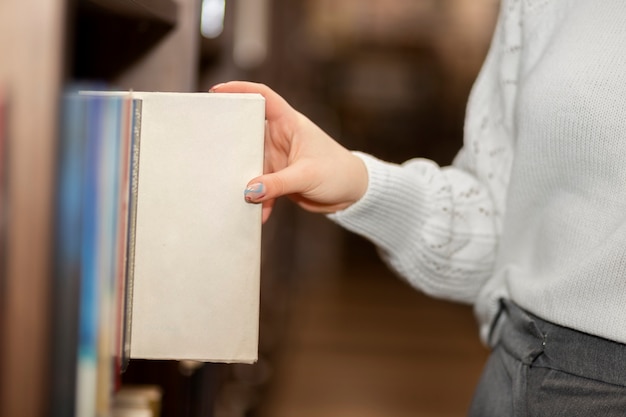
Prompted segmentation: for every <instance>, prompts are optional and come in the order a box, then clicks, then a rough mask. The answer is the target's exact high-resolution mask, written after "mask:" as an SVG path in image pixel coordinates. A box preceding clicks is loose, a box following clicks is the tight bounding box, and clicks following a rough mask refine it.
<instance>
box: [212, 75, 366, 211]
mask: <svg viewBox="0 0 626 417" xmlns="http://www.w3.org/2000/svg"><path fill="white" fill-rule="evenodd" d="M210 91H212V92H215V93H259V94H261V95H262V96H263V97H265V117H266V120H267V121H266V125H265V126H266V128H265V162H264V170H263V171H264V174H263V175H261V176H259V177H256V178H253V179H252V180H250V182H249V183H248V185H247V188H246V190H245V192H244V196H245V198H246V201H248V202H249V203H263V222H265V221H266V220H267V219H268V218H269V216H270V213H271V211H272V208H273V206H274V202H275V200H276V198H278V197H280V196H283V195H287V196H289V198H291V199H292V200H294V201H295V202H296V203H297V204H298V205H300V206H301V207H303V208H304V209H306V210H309V211H312V212H317V213H332V212H335V211H339V210H343V209H345V208H347V207H349V206H350V205H351V204H353V203H355V202H356V201H357V200H359V199H360V198H361V197H362V196H363V194H364V193H365V190H366V189H367V183H368V177H367V170H366V168H365V165H364V164H363V161H361V159H360V158H358V157H356V156H354V155H353V154H352V153H351V152H350V151H348V150H347V149H346V148H344V147H343V146H341V145H340V144H339V143H337V142H336V141H335V140H333V139H332V138H331V137H330V136H328V135H327V134H326V133H325V132H324V131H322V130H321V129H320V128H319V127H318V126H317V125H315V124H314V123H313V122H311V121H310V120H309V119H308V118H306V117H305V116H304V115H302V114H301V113H299V112H297V111H296V110H294V109H293V108H292V107H291V106H290V105H289V104H288V103H287V102H286V101H285V100H284V99H283V98H282V97H281V96H279V95H278V94H276V93H275V92H274V91H272V90H271V89H270V88H269V87H267V86H265V85H263V84H256V83H250V82H243V81H232V82H229V83H225V84H218V85H216V86H214V87H212V88H211V90H210Z"/></svg>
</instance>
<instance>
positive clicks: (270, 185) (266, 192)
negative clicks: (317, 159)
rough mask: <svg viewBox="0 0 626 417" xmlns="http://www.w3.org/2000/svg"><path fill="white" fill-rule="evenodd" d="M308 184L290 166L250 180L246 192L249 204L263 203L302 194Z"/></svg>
mask: <svg viewBox="0 0 626 417" xmlns="http://www.w3.org/2000/svg"><path fill="white" fill-rule="evenodd" d="M305 188H306V183H305V181H304V178H303V176H302V175H301V174H298V170H297V169H295V168H294V167H293V166H289V167H287V168H284V169H282V170H280V171H277V172H273V173H270V174H265V175H261V176H259V177H256V178H253V179H252V180H250V182H249V183H248V185H247V186H246V189H245V190H244V198H245V199H246V201H247V202H248V203H262V202H264V201H268V200H273V199H276V198H278V197H282V196H284V195H288V194H296V193H300V192H302V191H303V190H304V189H305Z"/></svg>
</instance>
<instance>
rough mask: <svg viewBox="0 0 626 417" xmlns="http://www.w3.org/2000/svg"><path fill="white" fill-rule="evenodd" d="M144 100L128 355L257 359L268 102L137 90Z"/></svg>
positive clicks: (232, 96)
mask: <svg viewBox="0 0 626 417" xmlns="http://www.w3.org/2000/svg"><path fill="white" fill-rule="evenodd" d="M132 95H133V97H136V98H139V99H141V101H142V106H141V109H142V110H141V131H140V136H141V137H140V149H139V166H138V182H137V189H136V193H137V194H136V199H137V200H136V202H137V207H136V222H135V225H134V228H135V231H134V268H133V273H132V275H133V280H132V281H133V282H132V304H131V305H132V308H131V309H129V311H128V312H129V313H130V315H131V317H129V318H130V319H131V323H132V325H131V332H130V356H131V358H144V359H191V360H198V361H209V362H244V363H251V362H254V361H256V360H257V351H258V326H259V279H260V255H261V247H260V246H261V207H260V206H258V205H250V204H247V203H245V201H244V199H243V190H244V189H245V186H246V184H247V182H248V181H249V180H250V179H251V178H253V177H255V176H257V175H260V174H261V173H262V170H263V136H264V126H265V114H264V109H265V102H264V99H263V97H262V96H260V95H256V94H213V93H157V92H133V93H132Z"/></svg>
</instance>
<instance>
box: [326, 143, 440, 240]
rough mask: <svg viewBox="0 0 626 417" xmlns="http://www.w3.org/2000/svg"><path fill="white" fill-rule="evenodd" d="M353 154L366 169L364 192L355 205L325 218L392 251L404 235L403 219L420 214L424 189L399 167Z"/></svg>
mask: <svg viewBox="0 0 626 417" xmlns="http://www.w3.org/2000/svg"><path fill="white" fill-rule="evenodd" d="M353 154H354V155H355V156H357V157H359V158H361V160H362V161H363V162H364V164H365V166H366V168H367V172H368V187H367V190H366V192H365V194H364V195H363V197H361V199H360V200H359V201H357V202H356V203H354V204H352V205H351V206H349V207H348V208H346V209H344V210H341V211H338V212H335V213H332V214H328V215H327V216H328V218H329V219H331V220H332V221H334V222H335V223H337V224H339V225H340V226H342V227H344V228H346V229H348V230H350V231H351V232H354V233H357V234H359V235H362V236H365V237H366V238H368V239H369V240H371V241H372V242H374V243H375V244H376V245H378V246H379V247H380V248H381V249H384V250H394V248H395V247H396V246H397V245H399V244H401V242H399V240H402V238H401V236H405V235H406V230H402V229H405V228H406V226H407V220H410V219H415V218H416V214H417V218H420V214H424V210H425V209H426V208H425V206H424V201H425V194H424V191H425V190H423V189H422V190H420V189H419V188H420V187H419V186H416V184H415V181H414V178H407V176H406V174H405V172H404V171H405V169H403V167H402V166H401V165H397V164H392V163H389V162H384V161H381V160H379V159H377V158H375V157H373V156H371V155H368V154H364V153H361V152H353ZM427 165H430V164H427ZM392 219H405V221H393V220H392ZM390 220H392V221H390Z"/></svg>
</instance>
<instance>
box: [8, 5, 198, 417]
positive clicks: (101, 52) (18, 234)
mask: <svg viewBox="0 0 626 417" xmlns="http://www.w3.org/2000/svg"><path fill="white" fill-rule="evenodd" d="M199 12H200V2H199V1H198V0H176V1H174V0H29V1H23V0H4V1H3V2H1V3H0V50H2V51H3V59H2V60H0V94H2V97H0V99H2V101H3V102H4V101H6V103H7V107H8V110H7V111H4V110H3V114H2V117H3V120H5V121H4V123H3V124H4V126H3V127H4V129H3V130H5V131H6V141H5V145H6V154H5V156H4V158H3V160H0V166H1V167H2V169H3V170H4V171H5V172H6V174H7V175H6V181H4V184H3V187H2V188H3V189H4V190H3V194H2V195H3V197H2V198H3V200H0V204H2V208H3V212H5V213H6V214H5V215H6V216H7V221H6V222H5V226H4V228H3V229H0V233H2V238H3V240H4V243H5V253H4V254H3V258H2V259H3V262H2V263H0V268H1V270H0V416H19V417H40V416H45V415H49V414H50V412H51V411H52V410H49V409H48V406H49V401H50V398H49V397H50V390H51V388H52V387H51V386H52V385H53V384H54V375H50V368H51V363H50V362H51V361H50V356H49V351H48V350H49V346H50V341H51V338H52V337H53V335H52V334H51V332H50V324H51V318H50V312H51V269H52V268H51V265H52V259H51V252H52V244H51V242H52V235H53V230H52V229H53V226H52V217H53V201H54V195H53V193H54V182H53V181H54V178H55V174H56V167H55V158H56V153H57V149H56V143H57V139H58V138H57V129H58V116H59V107H58V104H57V103H58V98H59V96H60V93H61V91H62V89H63V87H64V85H65V84H66V83H67V82H69V81H72V80H76V79H90V80H93V79H97V80H103V81H106V82H107V83H108V84H110V85H112V86H115V87H116V88H120V89H134V90H158V91H180V92H184V91H195V90H196V84H197V66H198V52H199V30H198V24H199ZM4 196H6V197H4Z"/></svg>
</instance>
